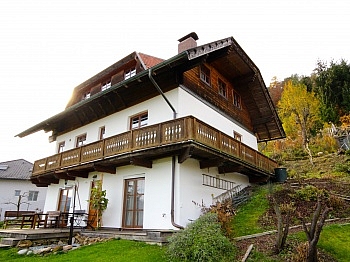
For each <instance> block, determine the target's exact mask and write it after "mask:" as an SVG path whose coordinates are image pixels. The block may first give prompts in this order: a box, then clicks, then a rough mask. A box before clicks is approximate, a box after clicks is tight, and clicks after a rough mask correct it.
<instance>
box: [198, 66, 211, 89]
mask: <svg viewBox="0 0 350 262" xmlns="http://www.w3.org/2000/svg"><path fill="white" fill-rule="evenodd" d="M200 79H201V80H202V81H203V82H205V83H206V84H207V85H210V69H209V68H208V67H206V66H205V65H201V68H200Z"/></svg>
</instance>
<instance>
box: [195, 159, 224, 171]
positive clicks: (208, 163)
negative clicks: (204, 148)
mask: <svg viewBox="0 0 350 262" xmlns="http://www.w3.org/2000/svg"><path fill="white" fill-rule="evenodd" d="M222 163H223V160H222V159H218V158H216V159H208V160H201V161H199V167H200V169H204V168H209V167H219V166H221V165H222Z"/></svg>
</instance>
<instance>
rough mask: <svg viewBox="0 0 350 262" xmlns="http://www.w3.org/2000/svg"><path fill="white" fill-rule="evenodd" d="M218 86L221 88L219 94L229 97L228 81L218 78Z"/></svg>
mask: <svg viewBox="0 0 350 262" xmlns="http://www.w3.org/2000/svg"><path fill="white" fill-rule="evenodd" d="M218 88H219V94H220V95H222V96H223V97H225V98H227V87H226V83H225V82H224V81H222V80H221V79H220V78H219V79H218Z"/></svg>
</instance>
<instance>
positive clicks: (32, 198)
mask: <svg viewBox="0 0 350 262" xmlns="http://www.w3.org/2000/svg"><path fill="white" fill-rule="evenodd" d="M38 196H39V191H35V190H29V192H28V201H33V202H35V201H38Z"/></svg>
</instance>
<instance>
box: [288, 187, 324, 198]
mask: <svg viewBox="0 0 350 262" xmlns="http://www.w3.org/2000/svg"><path fill="white" fill-rule="evenodd" d="M294 197H295V198H297V199H300V200H305V201H316V200H317V198H318V197H326V198H327V197H328V193H327V192H326V191H325V190H323V189H318V188H317V187H315V186H312V185H307V186H305V187H302V188H301V189H298V190H296V191H295V194H294Z"/></svg>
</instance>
